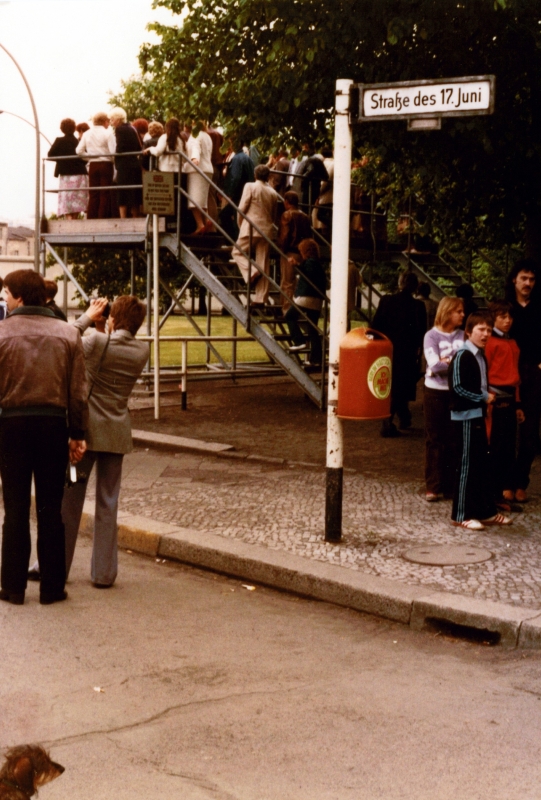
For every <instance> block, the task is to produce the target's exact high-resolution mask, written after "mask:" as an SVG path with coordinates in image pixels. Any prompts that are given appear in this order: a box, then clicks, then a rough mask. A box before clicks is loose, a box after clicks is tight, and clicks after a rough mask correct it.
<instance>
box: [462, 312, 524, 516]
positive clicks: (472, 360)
mask: <svg viewBox="0 0 541 800" xmlns="http://www.w3.org/2000/svg"><path fill="white" fill-rule="evenodd" d="M491 334H492V316H491V315H490V314H489V313H488V312H486V311H475V312H474V313H473V314H470V316H469V317H468V321H467V323H466V337H467V338H466V341H465V342H464V346H463V347H462V348H461V349H460V350H457V352H456V353H455V355H454V356H453V359H452V361H451V364H450V365H449V392H450V406H451V420H452V422H453V427H454V440H455V442H456V446H457V465H458V469H457V478H456V483H455V492H454V497H453V511H452V517H451V518H452V520H453V522H454V524H455V525H460V526H461V527H462V528H467V529H468V530H472V531H482V530H484V527H485V525H510V524H511V520H510V519H509V517H504V516H503V514H498V513H497V509H496V503H495V491H494V480H493V476H492V475H491V470H490V462H489V456H488V442H487V431H486V426H485V419H484V418H485V414H486V407H487V404H490V403H493V402H494V395H493V394H492V393H491V392H489V391H488V369H487V363H486V360H485V355H484V350H485V346H486V343H487V342H488V340H489V338H490V336H491Z"/></svg>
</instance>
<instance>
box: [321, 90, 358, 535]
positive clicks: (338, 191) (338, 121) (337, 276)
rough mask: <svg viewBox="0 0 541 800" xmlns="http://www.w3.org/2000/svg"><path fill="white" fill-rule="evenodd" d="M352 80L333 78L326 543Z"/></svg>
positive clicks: (335, 497) (336, 510)
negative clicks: (332, 180) (332, 188)
mask: <svg viewBox="0 0 541 800" xmlns="http://www.w3.org/2000/svg"><path fill="white" fill-rule="evenodd" d="M352 84H353V81H350V80H338V81H336V106H335V109H336V110H335V129H334V191H333V218H332V258H331V304H330V305H331V309H330V324H329V384H328V408H327V489H326V499H325V540H326V541H328V542H339V541H340V539H341V537H342V484H343V471H344V470H343V467H344V441H343V431H342V421H341V420H339V419H338V417H337V416H336V411H337V405H338V380H339V361H340V342H341V340H342V339H343V337H344V336H345V335H346V333H347V290H348V260H349V211H350V185H351V148H352V135H351V127H350V124H349V98H350V89H351V86H352Z"/></svg>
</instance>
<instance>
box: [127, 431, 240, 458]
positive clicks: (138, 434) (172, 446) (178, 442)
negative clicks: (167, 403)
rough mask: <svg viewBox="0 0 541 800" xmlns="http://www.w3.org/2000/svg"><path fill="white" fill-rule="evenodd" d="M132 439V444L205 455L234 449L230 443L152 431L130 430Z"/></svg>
mask: <svg viewBox="0 0 541 800" xmlns="http://www.w3.org/2000/svg"><path fill="white" fill-rule="evenodd" d="M132 439H133V442H134V444H138V445H143V446H144V445H149V446H150V447H155V448H157V449H162V450H188V451H190V452H194V451H195V452H197V453H204V454H205V455H218V454H219V453H224V452H227V451H229V450H234V449H235V448H234V447H233V445H232V444H221V443H220V442H204V441H203V440H202V439H187V438H185V437H184V436H171V435H170V434H167V433H154V432H153V431H132Z"/></svg>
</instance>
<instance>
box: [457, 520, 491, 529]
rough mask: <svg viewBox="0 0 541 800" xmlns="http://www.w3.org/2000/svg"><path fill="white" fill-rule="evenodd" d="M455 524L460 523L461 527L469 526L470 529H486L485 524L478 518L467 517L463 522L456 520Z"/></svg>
mask: <svg viewBox="0 0 541 800" xmlns="http://www.w3.org/2000/svg"><path fill="white" fill-rule="evenodd" d="M453 525H458V527H459V528H467V529H468V530H469V531H484V530H485V526H484V525H483V523H482V522H479V520H478V519H465V520H463V521H462V522H454V521H453Z"/></svg>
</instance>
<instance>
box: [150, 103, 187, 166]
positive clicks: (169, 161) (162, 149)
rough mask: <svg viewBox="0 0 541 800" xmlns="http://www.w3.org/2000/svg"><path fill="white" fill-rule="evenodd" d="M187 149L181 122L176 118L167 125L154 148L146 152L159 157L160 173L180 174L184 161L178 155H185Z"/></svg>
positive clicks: (168, 121)
mask: <svg viewBox="0 0 541 800" xmlns="http://www.w3.org/2000/svg"><path fill="white" fill-rule="evenodd" d="M185 152H186V147H185V145H184V142H183V141H182V138H181V136H180V122H179V121H178V119H175V117H172V118H171V119H169V120H167V122H166V123H165V133H164V134H162V135H161V136H160V138H159V139H158V142H157V144H156V145H154V146H153V147H149V148H148V149H147V150H145V153H150V154H151V155H153V156H158V168H159V170H160V172H180V171H182V164H181V161H183V159H182V158H181V156H179V155H177V153H185Z"/></svg>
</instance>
